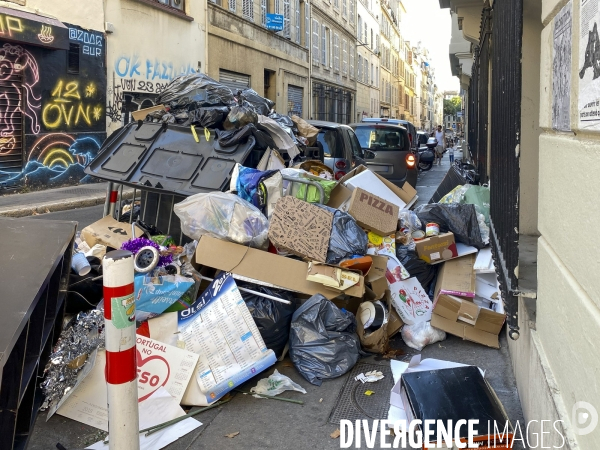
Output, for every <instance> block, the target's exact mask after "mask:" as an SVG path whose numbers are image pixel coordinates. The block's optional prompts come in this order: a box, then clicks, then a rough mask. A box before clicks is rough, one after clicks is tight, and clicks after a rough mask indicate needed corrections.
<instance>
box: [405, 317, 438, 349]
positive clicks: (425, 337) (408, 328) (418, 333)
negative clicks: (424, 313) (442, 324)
mask: <svg viewBox="0 0 600 450" xmlns="http://www.w3.org/2000/svg"><path fill="white" fill-rule="evenodd" d="M400 333H401V335H402V339H403V340H404V342H405V343H406V345H408V346H409V347H410V348H414V349H415V350H419V351H421V350H423V347H425V346H426V345H429V344H435V343H436V342H439V341H443V340H444V339H446V332H445V331H442V330H439V329H437V328H434V327H432V326H431V322H429V321H428V322H419V323H415V324H414V325H404V326H403V327H402V330H401V331H400Z"/></svg>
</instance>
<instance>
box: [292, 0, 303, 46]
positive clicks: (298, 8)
mask: <svg viewBox="0 0 600 450" xmlns="http://www.w3.org/2000/svg"><path fill="white" fill-rule="evenodd" d="M294 5H295V10H296V17H295V22H296V24H295V25H296V44H300V24H301V20H300V0H294Z"/></svg>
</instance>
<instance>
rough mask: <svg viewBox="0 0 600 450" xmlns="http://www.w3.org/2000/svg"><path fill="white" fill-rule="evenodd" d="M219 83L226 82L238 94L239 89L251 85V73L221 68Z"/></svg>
mask: <svg viewBox="0 0 600 450" xmlns="http://www.w3.org/2000/svg"><path fill="white" fill-rule="evenodd" d="M219 83H221V84H224V85H225V86H227V87H228V88H229V89H231V91H232V92H233V93H234V94H236V93H237V91H241V90H244V89H246V88H249V87H250V75H246V74H244V73H238V72H230V71H228V70H222V69H221V70H219Z"/></svg>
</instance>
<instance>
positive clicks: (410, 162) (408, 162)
mask: <svg viewBox="0 0 600 450" xmlns="http://www.w3.org/2000/svg"><path fill="white" fill-rule="evenodd" d="M415 161H416V160H415V155H413V154H412V153H409V154H408V155H406V165H407V166H408V168H409V169H412V168H413V167H415Z"/></svg>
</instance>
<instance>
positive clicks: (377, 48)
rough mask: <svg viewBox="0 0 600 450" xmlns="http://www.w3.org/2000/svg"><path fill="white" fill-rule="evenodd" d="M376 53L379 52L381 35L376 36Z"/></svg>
mask: <svg viewBox="0 0 600 450" xmlns="http://www.w3.org/2000/svg"><path fill="white" fill-rule="evenodd" d="M375 51H376V52H377V51H379V35H377V36H375Z"/></svg>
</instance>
